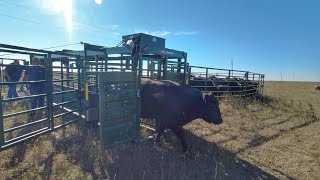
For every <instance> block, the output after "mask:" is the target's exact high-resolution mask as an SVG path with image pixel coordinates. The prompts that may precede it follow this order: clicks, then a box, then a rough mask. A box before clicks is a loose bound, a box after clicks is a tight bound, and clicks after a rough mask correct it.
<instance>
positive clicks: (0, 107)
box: [0, 92, 4, 147]
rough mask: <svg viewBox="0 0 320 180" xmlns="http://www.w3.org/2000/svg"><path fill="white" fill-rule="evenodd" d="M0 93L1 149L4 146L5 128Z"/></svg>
mask: <svg viewBox="0 0 320 180" xmlns="http://www.w3.org/2000/svg"><path fill="white" fill-rule="evenodd" d="M2 99H3V98H2V95H1V92H0V147H1V146H2V145H3V144H4V128H3V104H2Z"/></svg>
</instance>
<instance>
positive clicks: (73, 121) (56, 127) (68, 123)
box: [54, 117, 81, 130]
mask: <svg viewBox="0 0 320 180" xmlns="http://www.w3.org/2000/svg"><path fill="white" fill-rule="evenodd" d="M79 120H81V117H79V118H76V119H74V120H71V121H68V122H65V123H63V124H60V125H58V126H55V127H54V130H56V129H59V128H62V127H65V126H67V125H70V124H72V123H75V122H77V121H79Z"/></svg>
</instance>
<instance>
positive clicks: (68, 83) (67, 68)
mask: <svg viewBox="0 0 320 180" xmlns="http://www.w3.org/2000/svg"><path fill="white" fill-rule="evenodd" d="M65 66H66V71H67V79H68V80H69V79H70V62H69V59H68V61H67V63H66V65H65ZM67 86H68V87H69V88H70V81H67Z"/></svg>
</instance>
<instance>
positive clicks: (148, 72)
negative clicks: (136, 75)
mask: <svg viewBox="0 0 320 180" xmlns="http://www.w3.org/2000/svg"><path fill="white" fill-rule="evenodd" d="M150 67H151V65H150V61H149V60H147V77H148V78H150Z"/></svg>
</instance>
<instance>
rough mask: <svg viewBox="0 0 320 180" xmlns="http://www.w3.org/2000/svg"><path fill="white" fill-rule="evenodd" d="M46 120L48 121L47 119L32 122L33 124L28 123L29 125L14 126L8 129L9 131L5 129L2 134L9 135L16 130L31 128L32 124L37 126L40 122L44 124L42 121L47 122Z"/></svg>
mask: <svg viewBox="0 0 320 180" xmlns="http://www.w3.org/2000/svg"><path fill="white" fill-rule="evenodd" d="M47 120H48V119H47V118H44V119H40V120H37V121H33V122H30V123H27V124H23V125H20V126H16V127H13V128H10V129H6V130H4V133H9V132H12V131H15V130H18V129H21V128H25V127H28V126H32V125H34V124H37V123H40V122H44V121H47Z"/></svg>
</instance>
